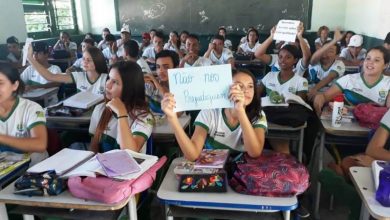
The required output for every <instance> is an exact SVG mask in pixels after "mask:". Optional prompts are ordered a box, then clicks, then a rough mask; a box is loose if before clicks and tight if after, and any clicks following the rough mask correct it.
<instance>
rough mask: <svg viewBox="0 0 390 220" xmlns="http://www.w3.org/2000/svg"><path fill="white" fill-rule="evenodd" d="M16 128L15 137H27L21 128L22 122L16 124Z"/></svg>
mask: <svg viewBox="0 0 390 220" xmlns="http://www.w3.org/2000/svg"><path fill="white" fill-rule="evenodd" d="M16 130H17V131H16V132H15V135H14V136H15V137H27V133H26V132H25V131H24V130H25V129H24V128H23V124H22V123H20V124H17V125H16Z"/></svg>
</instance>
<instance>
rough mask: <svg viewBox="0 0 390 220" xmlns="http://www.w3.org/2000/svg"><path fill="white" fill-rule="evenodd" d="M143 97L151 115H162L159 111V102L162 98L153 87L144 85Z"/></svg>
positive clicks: (160, 110)
mask: <svg viewBox="0 0 390 220" xmlns="http://www.w3.org/2000/svg"><path fill="white" fill-rule="evenodd" d="M145 95H146V98H147V99H148V103H149V108H150V110H151V111H152V112H153V113H157V114H160V115H161V114H164V112H163V111H162V109H161V100H162V99H163V97H162V96H161V95H160V92H159V91H158V89H157V88H156V87H155V86H154V85H152V84H150V83H145Z"/></svg>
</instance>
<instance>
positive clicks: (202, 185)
mask: <svg viewBox="0 0 390 220" xmlns="http://www.w3.org/2000/svg"><path fill="white" fill-rule="evenodd" d="M178 190H179V192H226V172H225V171H224V170H222V169H221V172H218V173H209V174H184V175H180V179H179V189H178Z"/></svg>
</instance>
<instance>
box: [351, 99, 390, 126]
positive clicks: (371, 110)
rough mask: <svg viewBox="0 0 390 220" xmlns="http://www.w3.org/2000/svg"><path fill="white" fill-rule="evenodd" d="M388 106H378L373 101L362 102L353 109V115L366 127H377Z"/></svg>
mask: <svg viewBox="0 0 390 220" xmlns="http://www.w3.org/2000/svg"><path fill="white" fill-rule="evenodd" d="M387 110H388V109H387V107H384V106H378V105H375V104H373V103H361V104H358V105H357V106H356V107H355V108H354V109H353V115H354V116H355V118H356V119H357V121H358V122H359V125H360V126H362V127H366V128H371V129H376V128H378V127H379V124H380V121H381V119H382V118H383V116H384V115H385V113H386V112H387Z"/></svg>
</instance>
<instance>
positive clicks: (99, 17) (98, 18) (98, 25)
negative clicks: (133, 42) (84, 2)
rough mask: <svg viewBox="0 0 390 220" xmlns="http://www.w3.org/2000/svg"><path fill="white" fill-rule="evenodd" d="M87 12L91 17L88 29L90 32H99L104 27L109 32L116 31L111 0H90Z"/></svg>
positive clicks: (113, 6) (113, 7) (113, 5)
mask: <svg viewBox="0 0 390 220" xmlns="http://www.w3.org/2000/svg"><path fill="white" fill-rule="evenodd" d="M89 14H90V17H91V28H90V31H91V32H92V33H94V34H99V33H101V32H102V29H103V28H105V27H107V28H109V29H110V31H111V33H114V34H115V33H118V32H117V30H116V18H115V4H114V1H113V0H90V1H89Z"/></svg>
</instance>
